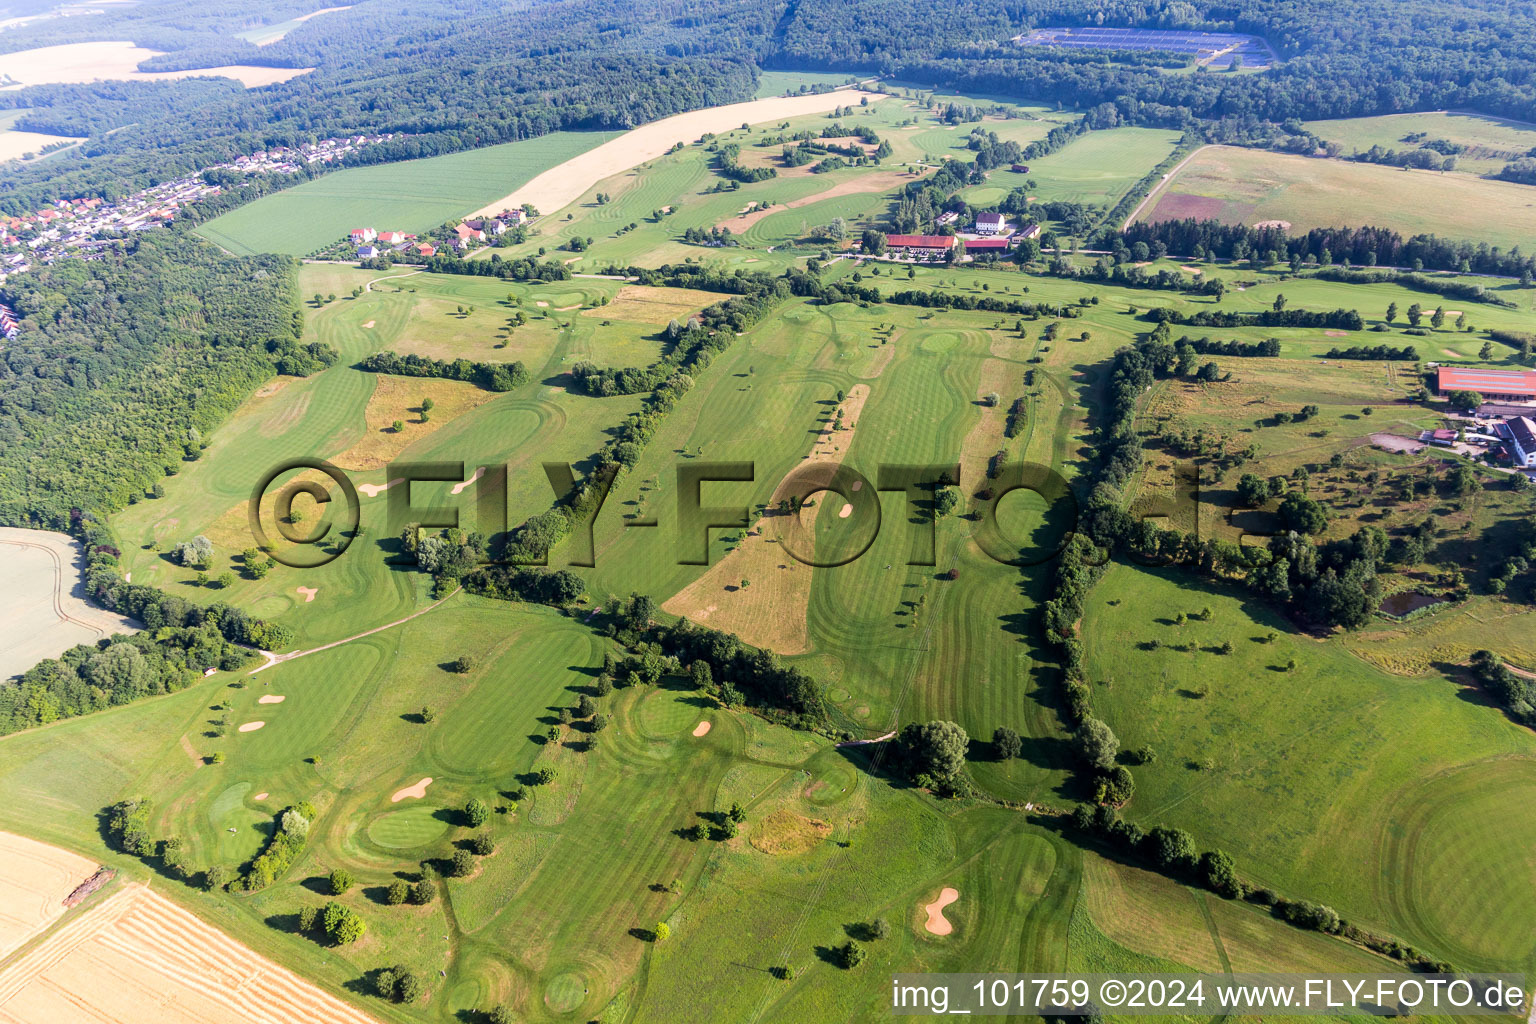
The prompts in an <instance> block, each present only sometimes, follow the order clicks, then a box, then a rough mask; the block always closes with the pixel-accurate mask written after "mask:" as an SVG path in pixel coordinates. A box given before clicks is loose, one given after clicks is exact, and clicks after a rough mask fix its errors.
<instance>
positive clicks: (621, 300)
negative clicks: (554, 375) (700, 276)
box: [581, 284, 730, 325]
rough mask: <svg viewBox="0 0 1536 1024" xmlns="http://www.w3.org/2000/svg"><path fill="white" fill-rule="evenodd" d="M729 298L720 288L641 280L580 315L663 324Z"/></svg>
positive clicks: (686, 316) (680, 318)
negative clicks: (657, 284)
mask: <svg viewBox="0 0 1536 1024" xmlns="http://www.w3.org/2000/svg"><path fill="white" fill-rule="evenodd" d="M728 298H730V296H728V295H722V294H721V293H719V292H706V291H700V290H699V289H697V288H653V287H651V286H650V285H644V284H627V285H625V286H624V287H622V288H620V289H619V293H618V294H617V295H615V296H614V297H613V300H612V301H611V302H609V303H608V304H607V305H606V306H594V307H593V308H591V309H586V310H582V313H581V315H582V316H590V317H601V318H602V319H604V320H627V321H629V322H630V323H636V324H657V325H663V324H666V323H667V322H668V321H669V320H686V319H687V318H688V317H690V316H693V315H694V314H695V313H697V312H699V311H700V310H702V309H704V308H705V307H706V306H713V305H714V304H715V303H717V302H723V301H724V300H726V299H728Z"/></svg>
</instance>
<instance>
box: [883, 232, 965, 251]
mask: <svg viewBox="0 0 1536 1024" xmlns="http://www.w3.org/2000/svg"><path fill="white" fill-rule="evenodd" d="M885 244H886V245H889V246H891V247H892V248H895V249H948V248H950V247H951V246H953V245H954V244H955V236H954V235H887V236H886V238H885Z"/></svg>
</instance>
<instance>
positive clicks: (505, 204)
mask: <svg viewBox="0 0 1536 1024" xmlns="http://www.w3.org/2000/svg"><path fill="white" fill-rule="evenodd" d="M865 96H868V97H869V101H870V102H871V103H875V102H878V101H879V100H880V99H883V98H884V97H882V96H880V95H879V94H877V93H866V92H863V91H861V90H858V89H834V90H832V91H831V92H824V93H816V94H812V95H808V96H776V97H771V98H769V99H762V100H749V101H748V102H746V103H729V104H726V105H725V106H722V107H707V108H705V109H704V110H692V111H689V112H688V113H686V114H677V115H675V116H673V117H664V118H662V119H661V120H660V121H652V122H651V123H650V124H643V125H641V126H640V127H639V128H636V129H634V130H633V131H629V132H625V133H624V134H623V135H620V136H619V137H618V138H616V139H611V140H609V141H608V142H605V143H603V144H602V145H601V146H598V147H596V148H594V149H590V150H588V151H587V152H585V153H582V154H580V155H579V156H575V157H572V158H571V159H569V160H567V161H565V162H564V163H562V164H559V165H557V166H555V167H551V168H550V169H549V170H547V171H545V172H544V173H543V174H540V175H539V176H538V177H536V178H534V179H533V180H532V181H530V182H528V184H526V185H524V186H523V187H522V188H520V189H518V190H517V191H516V192H513V193H512V194H511V195H509V196H505V197H503V198H501V199H498V200H496V201H495V202H494V203H491V204H489V205H487V206H483V207H481V208H480V209H479V210H476V211H475V212H474V213H472V214H470V216H471V217H481V216H487V215H490V214H496V213H500V212H501V211H502V210H508V209H511V208H513V207H515V206H521V205H522V204H524V203H532V204H533V205H534V206H536V207H538V208H539V209H540V210H542V211H543V212H544V213H545V214H546V215H547V214H551V213H554V212H555V211H557V210H559V209H560V208H562V207H564V206H568V205H570V204H571V203H574V202H576V200H578V199H580V198H581V197H582V194H583V193H585V192H586V191H587V190H588V189H590V188H591V187H592V186H593V185H596V184H597V183H598V182H600V181H602V180H603V179H604V178H609V177H612V176H613V175H615V174H620V173H622V172H624V171H627V170H629V169H630V168H631V167H638V166H639V165H640V164H643V163H645V162H646V161H647V160H654V159H656V158H657V157H659V156H662V155H664V154H665V153H666V152H667V150H669V149H671V148H672V147H673V146H674V145H676V144H677V143H679V142H683V143H688V142H692V141H694V140H695V139H697V138H699V136H701V135H703V134H704V133H706V132H725V131H730V130H731V129H733V128H740V127H741V126H742V125H744V124H757V123H760V122H763V121H777V120H782V119H783V118H786V117H794V116H797V115H800V114H821V113H825V112H826V111H829V110H833V109H835V108H837V107H843V106H849V105H856V104H857V103H858V101H859V99H861V98H863V97H865Z"/></svg>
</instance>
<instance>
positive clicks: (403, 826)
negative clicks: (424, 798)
mask: <svg viewBox="0 0 1536 1024" xmlns="http://www.w3.org/2000/svg"><path fill="white" fill-rule="evenodd" d="M436 814H437V808H435V807H430V806H428V805H426V804H417V805H415V806H413V807H407V808H405V809H404V810H401V811H390V812H389V813H388V814H385V815H381V816H380V817H377V818H375V819H373V821H372V822H371V823H370V824H369V825H368V838H369V839H371V840H372V841H373V842H374V843H375V844H377V845H379V846H382V847H385V848H386V849H390V850H409V849H411V848H412V847H415V846H425V845H426V844H427V843H430V842H432V840H434V839H436V838H437V837H439V836H441V835H442V834H443V833H444V832H446V831H448V823H447V822H446V821H443V820H442V819H441V818H438V817H436Z"/></svg>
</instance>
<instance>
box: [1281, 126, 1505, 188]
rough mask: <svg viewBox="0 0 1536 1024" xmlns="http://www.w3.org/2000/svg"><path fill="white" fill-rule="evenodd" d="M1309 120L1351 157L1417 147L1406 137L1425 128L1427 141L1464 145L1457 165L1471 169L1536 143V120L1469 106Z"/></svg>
mask: <svg viewBox="0 0 1536 1024" xmlns="http://www.w3.org/2000/svg"><path fill="white" fill-rule="evenodd" d="M1303 125H1304V126H1305V127H1306V129H1307V131H1309V132H1312V133H1313V134H1314V135H1317V136H1318V137H1320V138H1323V139H1327V140H1329V141H1331V142H1338V143H1340V144H1341V145H1342V146H1343V147H1344V155H1346V156H1348V155H1349V154H1351V153H1355V152H1362V153H1363V152H1365V151H1366V150H1368V149H1370V148H1371V147H1372V146H1380V147H1382V148H1383V149H1395V150H1398V151H1399V152H1402V151H1403V150H1406V149H1412V148H1416V147H1417V146H1418V145H1419V144H1418V143H1414V142H1407V141H1405V136H1408V135H1416V134H1418V133H1420V132H1422V133H1424V135H1425V136H1426V137H1427V138H1426V140H1425V141H1428V140H1432V139H1443V140H1445V141H1446V142H1454V143H1456V144H1457V145H1460V146H1464V147H1465V149H1464V151H1463V152H1460V153H1457V154H1456V170H1457V171H1461V172H1464V173H1467V174H1492V173H1494V172H1495V171H1498V170H1499V169H1500V168H1502V167H1503V166H1504V165H1505V164H1506V163H1509V162H1510V161H1511V160H1515V159H1517V158H1519V157H1522V156H1525V154H1526V153H1527V152H1528V151H1529V150H1530V149H1531V147H1532V146H1536V125H1530V124H1525V123H1523V122H1521V121H1509V120H1505V119H1504V118H1499V117H1490V116H1488V115H1486V114H1473V113H1469V112H1467V111H1464V110H1434V111H1426V112H1423V113H1418V114H1388V115H1385V116H1383V117H1349V118H1339V119H1337V120H1329V121H1305V122H1303Z"/></svg>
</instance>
